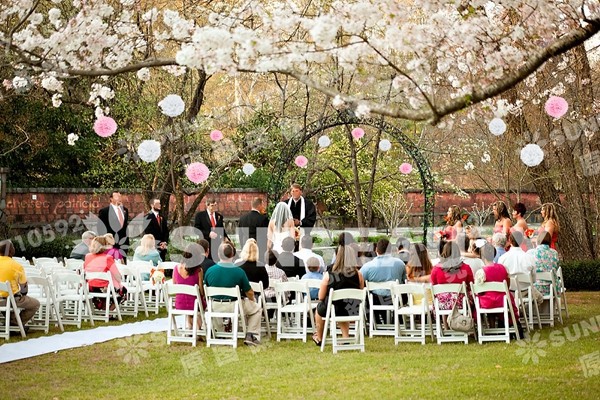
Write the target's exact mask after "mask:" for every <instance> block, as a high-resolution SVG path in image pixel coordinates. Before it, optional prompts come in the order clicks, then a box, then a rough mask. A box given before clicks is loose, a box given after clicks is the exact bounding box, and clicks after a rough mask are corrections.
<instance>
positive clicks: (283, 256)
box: [277, 237, 306, 278]
mask: <svg viewBox="0 0 600 400" xmlns="http://www.w3.org/2000/svg"><path fill="white" fill-rule="evenodd" d="M295 246H296V241H295V240H294V238H291V237H286V238H284V239H283V240H282V241H281V249H282V250H283V251H282V252H280V253H279V254H277V262H278V264H279V265H278V267H279V268H280V269H282V270H283V272H285V275H286V276H287V277H289V278H294V277H296V276H302V275H304V273H305V272H306V270H305V269H304V261H302V260H301V259H300V258H298V257H296V256H295V255H294V253H293V251H294V247H295Z"/></svg>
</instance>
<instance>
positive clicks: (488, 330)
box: [471, 282, 521, 344]
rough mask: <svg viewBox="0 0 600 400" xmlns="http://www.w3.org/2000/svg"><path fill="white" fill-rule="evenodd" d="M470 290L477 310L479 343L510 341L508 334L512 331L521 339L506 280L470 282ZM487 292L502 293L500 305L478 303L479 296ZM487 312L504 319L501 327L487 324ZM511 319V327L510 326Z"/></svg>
mask: <svg viewBox="0 0 600 400" xmlns="http://www.w3.org/2000/svg"><path fill="white" fill-rule="evenodd" d="M471 291H472V293H473V296H474V297H475V311H476V312H477V339H478V341H479V344H483V342H492V341H500V342H506V343H510V334H511V333H514V334H515V337H516V338H517V340H521V337H520V336H519V330H518V329H517V324H516V321H517V320H516V318H515V311H514V310H513V307H512V302H511V301H510V294H509V291H508V287H507V286H506V282H484V283H480V284H477V283H471ZM489 292H498V293H501V294H502V295H503V297H502V307H495V308H483V307H482V306H481V303H480V297H481V296H482V295H485V294H486V293H489ZM489 314H497V315H499V316H500V317H501V319H502V320H503V321H504V327H503V328H496V327H491V326H490V324H489V320H488V318H487V317H488V316H489ZM510 321H512V327H511V326H510Z"/></svg>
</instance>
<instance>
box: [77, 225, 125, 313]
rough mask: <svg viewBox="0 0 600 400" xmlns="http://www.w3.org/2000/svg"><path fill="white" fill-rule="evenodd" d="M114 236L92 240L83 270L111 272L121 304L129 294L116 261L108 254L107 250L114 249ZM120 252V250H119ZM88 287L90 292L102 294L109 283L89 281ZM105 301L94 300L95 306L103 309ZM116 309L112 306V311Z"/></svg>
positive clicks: (96, 280) (95, 280)
mask: <svg viewBox="0 0 600 400" xmlns="http://www.w3.org/2000/svg"><path fill="white" fill-rule="evenodd" d="M108 236H110V238H112V235H111V234H110V233H107V234H106V235H104V236H96V237H95V238H94V239H92V243H90V252H89V254H87V255H86V256H85V261H84V262H83V270H84V271H85V272H107V271H108V272H110V275H111V278H112V284H113V286H114V288H115V291H116V292H117V300H118V301H119V302H121V301H122V300H124V298H125V295H126V294H127V289H125V286H123V284H122V283H121V279H122V277H121V273H120V272H119V269H118V268H117V265H116V264H115V259H114V257H113V256H112V255H110V254H108V253H107V250H109V249H113V247H112V246H113V244H114V239H113V241H112V243H113V244H110V243H111V241H110V238H109V237H108ZM117 252H118V250H117ZM88 286H89V290H90V292H95V293H100V292H105V291H106V287H107V286H108V283H107V282H106V281H103V280H98V279H91V280H90V281H88ZM102 300H103V299H98V298H94V305H95V306H96V308H99V309H103V308H104V303H103V302H102ZM114 309H115V305H114V304H112V305H111V310H114Z"/></svg>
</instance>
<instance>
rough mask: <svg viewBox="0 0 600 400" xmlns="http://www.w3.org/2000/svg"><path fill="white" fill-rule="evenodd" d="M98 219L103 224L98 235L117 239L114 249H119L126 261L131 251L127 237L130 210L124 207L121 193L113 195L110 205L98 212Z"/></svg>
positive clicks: (99, 226) (98, 230)
mask: <svg viewBox="0 0 600 400" xmlns="http://www.w3.org/2000/svg"><path fill="white" fill-rule="evenodd" d="M98 219H99V220H100V222H101V223H99V224H98V226H97V227H96V230H97V232H98V235H104V234H106V233H110V234H112V235H113V236H114V238H115V245H114V248H115V249H119V251H120V253H121V256H123V258H124V259H126V258H127V250H128V249H129V237H127V225H128V224H129V210H127V208H126V207H123V203H122V201H121V193H119V192H113V193H111V195H110V205H108V206H107V207H104V208H101V209H100V211H98Z"/></svg>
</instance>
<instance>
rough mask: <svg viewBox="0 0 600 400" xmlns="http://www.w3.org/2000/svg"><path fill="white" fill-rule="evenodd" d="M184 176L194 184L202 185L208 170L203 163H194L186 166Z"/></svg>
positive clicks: (206, 177) (208, 172)
mask: <svg viewBox="0 0 600 400" xmlns="http://www.w3.org/2000/svg"><path fill="white" fill-rule="evenodd" d="M185 175H186V176H187V177H188V179H189V180H190V181H192V182H194V183H202V182H204V181H205V180H207V179H208V176H209V175H210V170H209V169H208V167H207V166H206V165H204V164H203V163H199V162H195V163H191V164H190V165H188V167H187V169H186V170H185Z"/></svg>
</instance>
